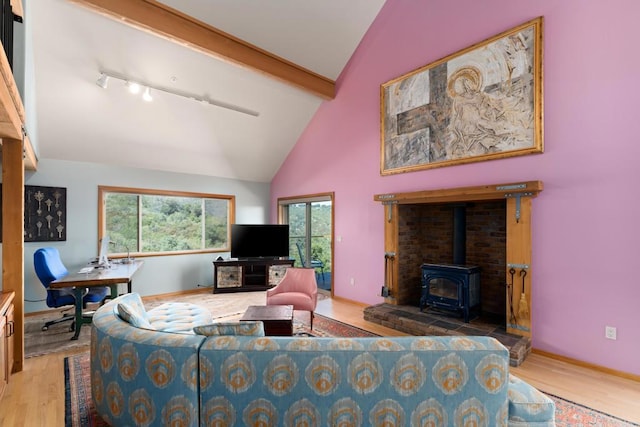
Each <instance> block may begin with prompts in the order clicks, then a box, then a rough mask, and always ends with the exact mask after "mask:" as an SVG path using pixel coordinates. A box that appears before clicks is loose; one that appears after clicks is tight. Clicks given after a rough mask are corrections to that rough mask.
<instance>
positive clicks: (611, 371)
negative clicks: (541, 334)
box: [531, 348, 640, 382]
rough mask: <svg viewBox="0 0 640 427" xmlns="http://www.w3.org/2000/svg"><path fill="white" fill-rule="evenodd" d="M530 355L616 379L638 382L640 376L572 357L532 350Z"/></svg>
mask: <svg viewBox="0 0 640 427" xmlns="http://www.w3.org/2000/svg"><path fill="white" fill-rule="evenodd" d="M531 352H532V353H534V354H538V355H540V356H544V357H548V358H549V359H555V360H559V361H561V362H567V363H571V364H572V365H576V366H581V367H583V368H587V369H591V370H593V371H598V372H602V373H605V374H609V375H613V376H616V377H621V378H626V379H628V380H633V381H638V382H640V375H636V374H632V373H630V372H624V371H618V370H617V369H611V368H607V367H606V366H601V365H596V364H595V363H590V362H585V361H583V360H578V359H574V358H572V357H567V356H562V355H559V354H555V353H550V352H548V351H544V350H540V349H537V348H533V349H532V350H531Z"/></svg>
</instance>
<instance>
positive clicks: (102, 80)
mask: <svg viewBox="0 0 640 427" xmlns="http://www.w3.org/2000/svg"><path fill="white" fill-rule="evenodd" d="M110 78H112V79H116V80H120V81H122V82H124V84H125V86H126V87H127V89H129V91H130V92H131V93H134V94H137V93H139V92H140V89H142V88H144V91H143V93H142V99H143V100H145V101H147V102H151V101H153V97H152V96H151V89H153V90H155V91H157V92H164V93H168V94H171V95H175V96H181V97H183V98H187V99H191V100H193V101H197V102H199V103H201V104H203V105H213V106H214V107H220V108H225V109H227V110H232V111H236V112H238V113H242V114H247V115H249V116H254V117H258V116H259V115H260V113H259V112H257V111H253V110H250V109H248V108H244V107H240V106H238V105H233V104H229V103H226V102H223V101H216V100H213V99H210V98H207V97H206V96H194V95H191V94H188V93H185V92H178V91H175V90H172V89H167V88H163V87H159V86H154V85H151V84H148V83H144V82H142V81H140V80H136V81H133V80H130V79H129V78H128V77H125V76H122V75H118V74H114V73H110V72H107V71H101V72H100V77H98V80H97V81H96V84H97V85H98V86H100V87H101V88H103V89H106V88H107V84H108V82H109V79H110ZM171 81H172V82H175V81H177V78H176V77H172V78H171Z"/></svg>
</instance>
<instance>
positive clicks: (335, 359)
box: [198, 336, 509, 425]
mask: <svg viewBox="0 0 640 427" xmlns="http://www.w3.org/2000/svg"><path fill="white" fill-rule="evenodd" d="M198 363H199V365H200V373H201V376H200V379H201V381H200V405H201V406H200V414H201V416H202V418H203V419H201V422H202V423H203V424H204V425H210V424H213V423H214V422H218V423H221V424H225V425H235V424H238V425H242V424H244V425H252V424H253V421H254V419H253V418H252V417H257V416H260V417H261V420H262V421H264V423H265V424H270V425H295V424H296V422H297V421H298V420H300V419H306V420H307V421H308V423H309V424H310V425H339V424H345V425H383V424H387V425H424V424H425V423H428V422H429V420H432V419H440V420H442V425H506V424H507V415H508V401H507V388H508V373H509V357H508V351H507V349H506V348H505V347H504V346H503V345H502V344H500V343H499V342H498V341H497V340H495V339H493V338H490V337H379V338H315V337H310V338H306V337H247V336H211V337H207V338H206V340H205V341H204V343H203V344H202V346H201V347H200V359H199V362H198ZM203 373H212V374H210V375H203ZM216 408H228V409H227V410H226V411H225V412H224V413H222V412H221V411H218V410H216ZM210 417H211V418H210ZM220 417H222V418H220ZM309 417H310V419H309ZM223 418H224V419H223ZM234 423H235V424H234Z"/></svg>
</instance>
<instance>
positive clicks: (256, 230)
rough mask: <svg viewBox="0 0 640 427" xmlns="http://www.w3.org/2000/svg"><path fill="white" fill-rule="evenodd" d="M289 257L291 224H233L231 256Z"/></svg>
mask: <svg viewBox="0 0 640 427" xmlns="http://www.w3.org/2000/svg"><path fill="white" fill-rule="evenodd" d="M279 257H289V225H288V224H285V225H282V224H261V225H259V224H232V225H231V258H238V259H242V258H279Z"/></svg>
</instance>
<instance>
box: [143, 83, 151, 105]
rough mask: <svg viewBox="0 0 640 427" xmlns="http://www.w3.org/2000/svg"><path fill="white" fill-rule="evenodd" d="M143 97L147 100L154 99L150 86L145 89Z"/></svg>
mask: <svg viewBox="0 0 640 427" xmlns="http://www.w3.org/2000/svg"><path fill="white" fill-rule="evenodd" d="M142 99H144V100H145V101H147V102H151V101H153V97H152V96H151V89H149V88H148V87H147V88H146V89H145V90H144V93H143V94H142Z"/></svg>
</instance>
